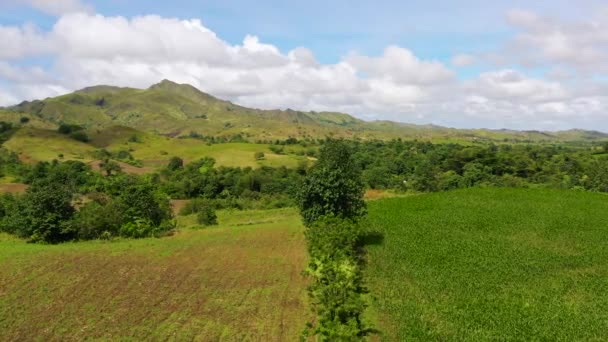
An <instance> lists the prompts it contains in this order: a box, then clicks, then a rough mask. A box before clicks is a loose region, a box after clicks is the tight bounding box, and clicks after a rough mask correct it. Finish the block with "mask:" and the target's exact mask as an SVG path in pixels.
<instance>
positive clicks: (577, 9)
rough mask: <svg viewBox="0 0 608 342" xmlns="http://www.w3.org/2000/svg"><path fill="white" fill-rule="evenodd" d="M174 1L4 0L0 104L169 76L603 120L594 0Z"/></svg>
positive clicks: (457, 113)
mask: <svg viewBox="0 0 608 342" xmlns="http://www.w3.org/2000/svg"><path fill="white" fill-rule="evenodd" d="M172 5H174V6H167V5H165V4H163V3H158V2H152V3H151V2H144V1H139V0H138V1H130V2H124V1H112V2H102V1H80V0H59V1H49V0H0V106H8V105H13V104H17V103H20V102H22V101H31V100H35V99H42V98H46V97H53V96H58V95H61V94H67V93H70V92H72V91H75V90H78V89H82V88H84V87H88V86H95V85H99V84H112V85H115V86H121V87H126V86H128V87H135V88H143V87H146V86H147V85H150V84H154V83H155V80H159V79H170V80H173V81H175V82H177V83H186V84H190V85H192V86H194V87H195V88H197V89H199V90H200V91H203V92H205V93H209V94H211V95H213V96H216V97H218V98H221V99H225V100H228V101H231V102H233V103H235V104H238V105H241V106H245V107H254V108H260V109H287V108H298V110H302V111H334V112H342V113H348V114H350V115H352V116H354V117H356V118H358V119H362V120H365V121H374V120H388V121H394V122H399V123H410V124H418V125H437V126H442V127H448V128H458V129H492V130H500V129H507V130H519V131H551V132H556V131H564V130H571V129H582V130H592V131H597V132H608V120H606V119H607V118H608V111H607V109H608V95H606V90H608V58H607V57H608V39H606V37H607V36H608V25H606V24H605V22H606V20H605V19H608V5H606V4H603V3H602V2H601V1H594V0H584V1H580V2H577V4H571V3H568V2H567V1H552V2H549V1H540V2H536V3H535V4H532V5H530V4H527V3H526V2H523V1H515V2H513V1H510V2H506V1H501V2H496V3H492V4H484V3H482V2H480V1H476V0H467V1H462V2H458V3H456V2H454V3H452V2H448V3H441V4H439V3H438V2H436V3H434V4H426V5H421V4H402V3H399V2H395V1H382V2H379V3H375V4H374V5H373V6H372V5H371V3H369V2H363V1H362V2H360V3H359V4H358V5H359V6H352V5H349V4H348V3H347V2H344V1H338V2H335V3H332V4H322V3H320V2H316V1H313V2H311V3H307V4H306V5H302V4H281V5H277V4H275V3H273V2H272V1H261V2H256V3H253V2H246V1H238V2H235V3H230V4H226V3H223V2H221V1H209V2H205V3H204V4H201V3H198V2H195V1H186V0H177V2H176V3H172ZM438 8H440V10H438ZM323 12H324V13H338V14H340V15H338V16H333V17H331V16H324V15H321V14H320V13H323Z"/></svg>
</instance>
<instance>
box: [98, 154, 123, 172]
mask: <svg viewBox="0 0 608 342" xmlns="http://www.w3.org/2000/svg"><path fill="white" fill-rule="evenodd" d="M99 168H100V169H101V170H102V171H104V172H105V173H106V176H108V177H109V176H111V175H112V173H117V172H120V171H122V169H121V167H120V165H118V163H117V162H115V161H112V160H110V159H108V158H106V159H104V160H103V161H102V162H101V163H99Z"/></svg>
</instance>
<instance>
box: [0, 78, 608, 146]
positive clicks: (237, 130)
mask: <svg viewBox="0 0 608 342" xmlns="http://www.w3.org/2000/svg"><path fill="white" fill-rule="evenodd" d="M21 117H27V118H29V119H30V121H31V122H32V125H35V127H38V128H49V127H53V126H56V125H58V124H60V123H67V124H76V125H81V126H84V127H86V128H87V129H89V130H97V129H104V128H108V127H112V126H125V127H130V128H134V129H137V130H141V131H145V132H153V133H157V134H161V135H167V136H173V137H175V136H182V135H187V134H189V133H190V132H196V133H198V134H202V135H208V136H236V135H240V136H242V137H244V138H245V139H248V140H251V141H254V140H272V139H286V138H289V137H295V138H324V137H326V136H338V137H347V138H361V139H372V138H377V139H390V138H406V139H430V140H436V141H441V140H447V141H454V142H471V141H476V140H482V141H483V140H488V141H514V142H517V141H536V142H542V141H595V140H604V139H608V134H604V133H601V132H593V131H583V130H571V131H564V132H539V131H512V130H487V129H454V128H446V127H440V126H434V125H413V124H405V123H397V122H392V121H372V122H366V121H363V120H360V119H357V118H355V117H353V116H350V115H348V114H344V113H336V112H303V111H297V110H291V109H287V110H261V109H252V108H246V107H243V106H239V105H236V104H234V103H231V102H229V101H225V100H221V99H218V98H216V97H213V96H211V95H209V94H206V93H204V92H202V91H200V90H198V89H196V88H195V87H193V86H191V85H187V84H177V83H174V82H171V81H168V80H163V81H162V82H160V83H158V84H155V85H152V86H151V87H149V88H148V89H134V88H119V87H113V86H105V85H104V86H93V87H88V88H84V89H82V90H79V91H76V92H73V93H71V94H66V95H62V96H58V97H54V98H48V99H45V100H36V101H31V102H27V101H26V102H22V103H20V104H18V105H15V106H12V107H9V108H5V109H0V120H5V121H11V122H16V121H17V120H19V119H20V118H21Z"/></svg>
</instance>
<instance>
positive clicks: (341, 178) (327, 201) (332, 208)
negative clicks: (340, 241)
mask: <svg viewBox="0 0 608 342" xmlns="http://www.w3.org/2000/svg"><path fill="white" fill-rule="evenodd" d="M363 193H364V185H363V182H362V181H361V173H360V171H359V169H358V168H357V166H356V165H355V163H354V160H353V156H352V152H351V149H350V147H349V146H348V145H347V144H346V142H344V141H343V140H329V141H327V142H326V143H325V145H324V146H323V147H322V148H321V150H320V156H319V160H318V161H317V163H316V164H315V166H313V167H312V169H311V170H310V173H309V174H308V175H307V177H306V178H305V179H304V182H303V184H302V186H301V187H300V192H299V194H298V202H299V208H300V213H301V214H302V218H303V220H304V224H305V225H307V226H310V225H311V224H312V223H314V222H315V221H316V220H317V219H319V218H320V217H322V216H326V215H329V216H335V217H338V218H343V219H351V220H356V219H357V218H359V217H360V216H362V215H364V214H365V212H366V206H365V202H364V201H363Z"/></svg>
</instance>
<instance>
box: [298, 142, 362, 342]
mask: <svg viewBox="0 0 608 342" xmlns="http://www.w3.org/2000/svg"><path fill="white" fill-rule="evenodd" d="M298 197H299V200H300V201H299V207H300V213H301V215H302V220H303V222H304V224H305V225H306V227H307V228H306V233H305V235H306V240H307V243H308V254H309V256H310V261H309V264H308V268H307V273H308V275H309V276H310V277H311V285H310V286H309V294H310V298H311V302H312V305H313V308H314V311H315V314H316V320H315V322H314V324H313V323H309V325H308V327H307V329H306V330H305V331H304V336H311V335H314V336H317V338H318V339H319V340H321V341H356V340H361V339H363V337H364V336H365V335H366V334H367V333H368V332H369V331H368V329H366V327H365V325H364V323H363V320H362V315H363V311H364V309H365V302H364V300H363V297H362V294H363V293H364V292H365V288H364V287H363V283H362V274H361V270H362V263H361V259H360V256H359V250H358V247H359V245H360V238H361V232H360V229H359V226H358V225H357V222H358V220H359V219H360V218H361V216H363V215H364V214H365V207H366V206H365V202H363V183H362V182H361V177H360V172H359V170H358V169H357V168H355V167H354V163H353V158H352V150H351V149H350V147H349V146H347V144H346V143H345V142H344V141H335V140H333V141H332V140H330V141H328V142H327V143H326V144H325V146H323V148H322V149H321V151H320V156H319V160H318V162H317V164H316V165H315V166H314V167H313V168H312V170H310V172H309V173H308V175H307V177H306V179H305V180H304V182H303V186H302V187H301V189H300V192H299V196H298Z"/></svg>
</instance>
